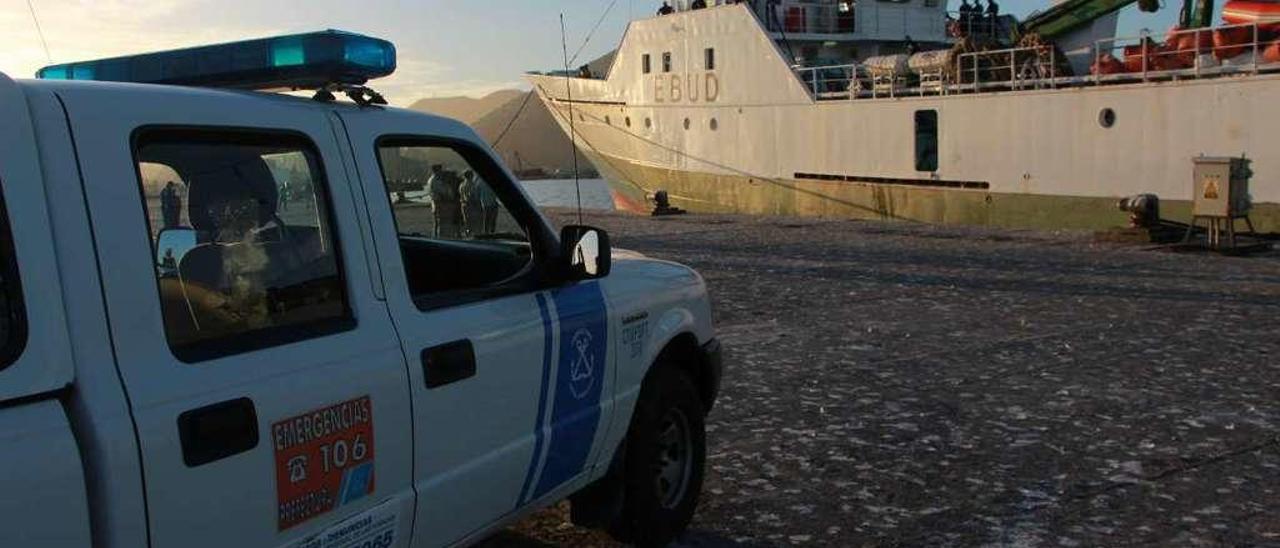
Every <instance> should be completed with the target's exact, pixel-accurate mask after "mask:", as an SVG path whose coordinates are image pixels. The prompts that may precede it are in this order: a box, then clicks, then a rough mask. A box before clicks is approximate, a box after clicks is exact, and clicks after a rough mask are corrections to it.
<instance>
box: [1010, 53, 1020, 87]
mask: <svg viewBox="0 0 1280 548" xmlns="http://www.w3.org/2000/svg"><path fill="white" fill-rule="evenodd" d="M1009 89H1011V90H1013V89H1018V50H1017V49H1011V50H1009Z"/></svg>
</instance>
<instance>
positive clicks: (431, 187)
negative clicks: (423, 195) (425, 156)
mask: <svg viewBox="0 0 1280 548" xmlns="http://www.w3.org/2000/svg"><path fill="white" fill-rule="evenodd" d="M456 178H457V175H454V173H453V172H452V171H445V169H444V166H443V165H441V164H435V165H433V166H431V179H430V180H429V181H427V191H428V192H429V193H430V194H431V211H432V213H433V216H434V217H435V236H436V237H437V238H457V237H458V236H459V235H460V234H461V232H462V231H461V230H460V225H461V222H460V221H461V217H462V203H461V202H460V201H459V196H458V193H459V192H458V187H459V183H458V182H457V181H455V180H454V179H456Z"/></svg>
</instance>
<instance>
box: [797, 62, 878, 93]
mask: <svg viewBox="0 0 1280 548" xmlns="http://www.w3.org/2000/svg"><path fill="white" fill-rule="evenodd" d="M792 69H793V70H794V71H795V73H796V76H797V77H799V78H800V81H801V82H803V83H804V85H805V86H806V87H808V88H809V93H810V94H811V95H813V97H814V98H815V99H817V100H819V101H829V100H832V99H848V98H850V95H851V93H854V92H856V91H857V89H858V88H859V87H860V86H867V85H870V82H869V81H865V82H860V80H867V79H868V78H869V77H868V75H867V73H866V71H865V70H862V67H861V66H860V65H857V64H847V65H826V66H818V67H801V66H795V67H792Z"/></svg>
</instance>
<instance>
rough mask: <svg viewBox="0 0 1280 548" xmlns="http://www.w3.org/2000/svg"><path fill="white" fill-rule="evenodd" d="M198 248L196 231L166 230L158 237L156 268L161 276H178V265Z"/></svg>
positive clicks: (187, 229)
mask: <svg viewBox="0 0 1280 548" xmlns="http://www.w3.org/2000/svg"><path fill="white" fill-rule="evenodd" d="M195 246H196V231H195V229H192V228H166V229H164V230H161V231H160V235H159V236H157V237H156V268H157V269H159V270H160V274H161V275H173V276H176V275H177V274H178V263H181V262H182V257H183V256H184V255H186V254H187V252H188V251H191V250H192V249H193V248H195Z"/></svg>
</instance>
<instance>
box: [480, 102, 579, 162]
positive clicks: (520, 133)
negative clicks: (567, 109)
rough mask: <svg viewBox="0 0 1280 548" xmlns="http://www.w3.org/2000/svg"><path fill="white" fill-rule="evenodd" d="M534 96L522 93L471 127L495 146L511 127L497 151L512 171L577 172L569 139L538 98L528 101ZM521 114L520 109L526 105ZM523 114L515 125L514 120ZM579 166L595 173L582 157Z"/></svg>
mask: <svg viewBox="0 0 1280 548" xmlns="http://www.w3.org/2000/svg"><path fill="white" fill-rule="evenodd" d="M532 93H533V92H525V93H521V94H520V96H519V97H516V98H513V99H512V100H511V101H508V102H507V103H506V104H504V105H502V106H500V107H498V108H496V109H494V110H493V111H492V112H490V113H488V114H486V115H485V116H484V117H482V118H480V119H479V120H476V121H475V122H473V123H472V124H471V127H472V128H474V129H475V130H476V133H479V134H480V136H481V137H484V139H485V140H487V141H489V142H490V143H493V142H494V140H496V139H497V138H498V137H499V136H500V135H502V132H503V130H505V129H506V128H507V125H508V124H510V125H511V129H510V130H509V131H507V134H506V136H505V137H503V138H502V141H501V142H499V143H498V145H497V146H496V147H494V148H495V149H496V150H497V151H498V154H501V155H502V159H503V160H504V161H506V162H507V165H509V166H511V169H513V170H517V171H521V170H528V169H542V170H544V171H546V172H548V173H555V172H557V171H559V172H562V173H568V172H570V171H571V170H572V169H573V156H572V155H571V154H570V152H569V138H568V137H566V136H565V134H564V131H562V130H561V129H560V126H559V125H557V124H556V121H555V118H553V117H552V114H551V111H549V110H547V107H546V105H544V104H542V101H540V100H538V98H537V97H528V95H530V94H532ZM526 97H528V104H525V105H524V111H523V112H521V110H520V106H521V104H522V103H525V99H526ZM517 113H519V115H520V116H519V118H516V120H515V122H514V123H513V122H512V121H511V120H512V118H513V117H515V116H516V114H517ZM578 166H579V169H581V170H582V172H583V173H584V174H588V175H589V174H590V172H591V171H594V170H593V169H592V167H591V163H590V161H588V160H587V159H586V157H585V156H582V155H581V154H579V155H578Z"/></svg>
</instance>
